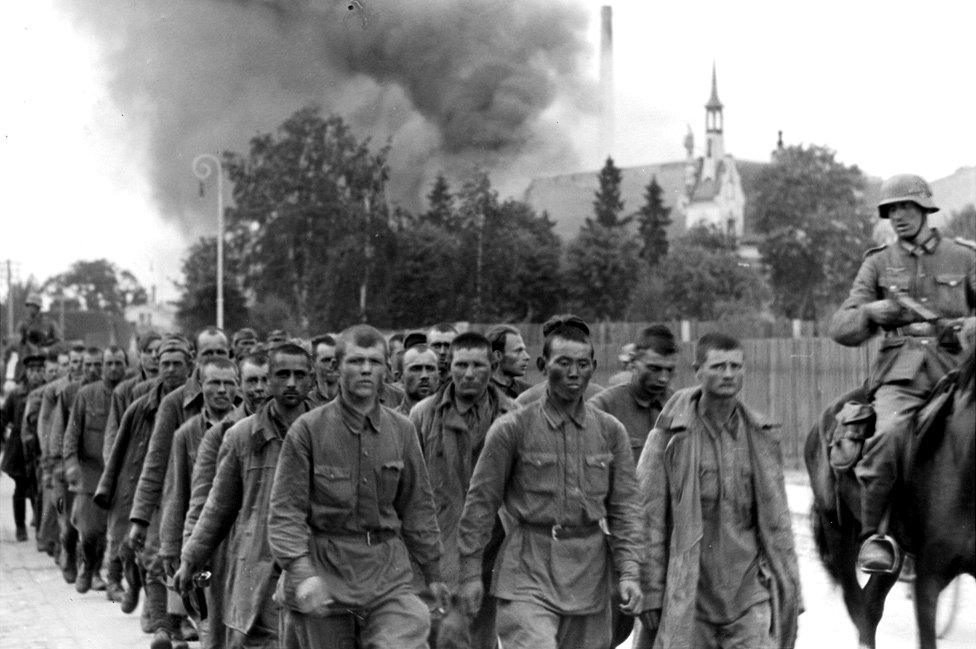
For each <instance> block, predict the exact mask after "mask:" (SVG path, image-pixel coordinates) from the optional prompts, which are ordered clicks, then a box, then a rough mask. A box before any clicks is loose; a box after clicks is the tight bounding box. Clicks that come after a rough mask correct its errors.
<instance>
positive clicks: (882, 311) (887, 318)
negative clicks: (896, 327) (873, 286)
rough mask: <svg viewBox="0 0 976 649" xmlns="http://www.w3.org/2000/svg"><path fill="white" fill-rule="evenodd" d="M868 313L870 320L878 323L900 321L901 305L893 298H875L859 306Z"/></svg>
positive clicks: (885, 323)
mask: <svg viewBox="0 0 976 649" xmlns="http://www.w3.org/2000/svg"><path fill="white" fill-rule="evenodd" d="M861 308H862V309H864V311H865V312H866V313H867V314H868V318H870V320H871V322H873V323H875V324H879V325H890V324H895V323H897V322H900V321H901V320H903V319H904V318H902V316H901V307H900V306H898V303H897V302H895V301H894V300H875V301H874V302H868V303H867V304H865V305H864V306H862V307H861Z"/></svg>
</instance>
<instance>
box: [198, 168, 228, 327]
mask: <svg viewBox="0 0 976 649" xmlns="http://www.w3.org/2000/svg"><path fill="white" fill-rule="evenodd" d="M192 166H193V175H195V176H196V177H197V178H199V179H200V183H201V184H200V187H201V190H200V191H201V192H202V191H203V189H202V188H203V181H204V180H207V179H208V178H210V176H212V175H213V173H214V170H216V171H217V327H218V328H220V329H223V328H224V166H223V164H221V162H220V158H218V157H217V156H215V155H213V154H211V153H201V154H200V155H198V156H197V157H195V158H194V159H193V165H192Z"/></svg>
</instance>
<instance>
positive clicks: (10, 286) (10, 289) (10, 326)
mask: <svg viewBox="0 0 976 649" xmlns="http://www.w3.org/2000/svg"><path fill="white" fill-rule="evenodd" d="M15 328H16V325H15V324H14V269H13V262H12V261H10V260H9V259H8V260H7V342H8V343H9V344H10V345H13V344H14V334H15V333H17V332H16V330H15Z"/></svg>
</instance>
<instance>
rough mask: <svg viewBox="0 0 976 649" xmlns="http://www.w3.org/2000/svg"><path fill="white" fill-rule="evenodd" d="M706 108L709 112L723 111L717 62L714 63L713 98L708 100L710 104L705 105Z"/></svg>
mask: <svg viewBox="0 0 976 649" xmlns="http://www.w3.org/2000/svg"><path fill="white" fill-rule="evenodd" d="M705 108H706V109H708V110H710V111H711V110H718V111H721V110H722V102H721V101H719V100H718V81H717V79H716V76H715V61H712V96H711V97H709V98H708V103H707V104H705Z"/></svg>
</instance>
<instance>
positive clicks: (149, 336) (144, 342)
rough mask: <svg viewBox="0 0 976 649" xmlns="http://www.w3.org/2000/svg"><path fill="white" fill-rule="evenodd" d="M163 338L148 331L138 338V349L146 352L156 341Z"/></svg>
mask: <svg viewBox="0 0 976 649" xmlns="http://www.w3.org/2000/svg"><path fill="white" fill-rule="evenodd" d="M161 339H162V336H161V335H160V334H158V333H157V332H155V331H147V332H145V333H141V334H139V335H138V336H136V349H138V350H139V351H140V352H144V351H146V350H147V349H149V345H151V344H152V343H153V341H155V340H161Z"/></svg>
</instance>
